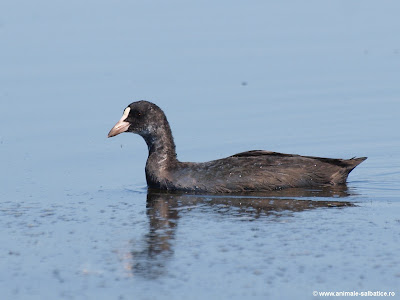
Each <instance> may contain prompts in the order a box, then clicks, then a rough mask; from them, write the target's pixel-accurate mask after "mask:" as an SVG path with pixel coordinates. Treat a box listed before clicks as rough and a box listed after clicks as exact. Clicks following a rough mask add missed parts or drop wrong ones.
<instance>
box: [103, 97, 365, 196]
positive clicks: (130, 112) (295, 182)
mask: <svg viewBox="0 0 400 300" xmlns="http://www.w3.org/2000/svg"><path fill="white" fill-rule="evenodd" d="M122 132H133V133H137V134H139V135H141V136H142V137H143V138H144V140H145V141H146V143H147V146H148V149H149V157H148V159H147V163H146V168H145V171H146V180H147V185H148V186H149V187H150V188H156V189H161V190H182V191H199V192H211V193H229V192H244V191H271V190H277V189H284V188H289V187H312V186H321V185H339V184H345V183H346V179H347V176H348V175H349V173H350V172H351V170H353V169H354V168H355V167H356V166H357V165H359V164H360V163H361V162H363V161H364V160H365V159H367V158H366V157H359V158H352V159H333V158H322V157H313V156H300V155H296V154H284V153H278V152H271V151H263V150H253V151H247V152H242V153H238V154H235V155H232V156H229V157H226V158H223V159H217V160H213V161H209V162H201V163H194V162H181V161H179V160H178V159H177V156H176V151H175V143H174V139H173V137H172V132H171V128H170V126H169V123H168V121H167V118H166V116H165V114H164V112H163V111H162V110H161V109H160V108H159V107H158V106H157V105H155V104H154V103H151V102H148V101H137V102H133V103H131V104H130V105H129V106H128V107H127V108H126V109H125V110H124V113H123V115H122V118H121V119H120V120H119V121H118V122H117V124H115V126H114V127H113V128H112V129H111V130H110V132H109V133H108V137H113V136H116V135H117V134H120V133H122Z"/></svg>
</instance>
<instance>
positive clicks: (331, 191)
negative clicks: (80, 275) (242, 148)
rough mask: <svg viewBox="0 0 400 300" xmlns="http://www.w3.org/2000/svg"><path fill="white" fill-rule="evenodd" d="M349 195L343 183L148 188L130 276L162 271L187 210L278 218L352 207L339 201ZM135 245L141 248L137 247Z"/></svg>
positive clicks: (248, 218) (148, 275) (155, 275)
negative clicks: (214, 191) (236, 189)
mask: <svg viewBox="0 0 400 300" xmlns="http://www.w3.org/2000/svg"><path fill="white" fill-rule="evenodd" d="M350 195H351V193H350V192H349V190H348V189H347V187H346V186H339V187H324V188H321V189H299V188H296V189H287V190H282V191H271V192H268V193H265V192H263V193H245V194H229V195H195V194H186V193H171V192H169V193H167V192H161V191H152V190H149V191H148V194H147V216H148V218H149V232H148V233H147V234H146V236H145V237H144V241H143V243H141V245H133V248H134V249H133V251H132V252H131V255H130V257H131V259H132V261H130V262H128V263H129V264H130V266H129V269H130V270H131V271H132V272H133V275H139V276H142V277H145V278H148V279H155V278H158V277H160V276H163V275H164V274H166V269H167V268H166V265H167V264H168V261H169V259H170V258H171V257H172V256H173V253H174V250H173V246H174V239H175V232H176V228H177V226H178V220H179V218H180V217H182V216H183V215H184V214H185V212H187V211H189V210H192V209H196V208H199V209H202V210H203V209H206V210H207V211H208V212H210V211H213V212H216V213H218V214H221V216H222V217H224V216H229V217H234V218H239V219H240V220H245V221H254V220H255V219H257V218H259V217H260V216H268V215H274V216H277V217H278V218H279V216H280V215H287V214H288V213H292V212H300V211H304V210H311V209H315V208H324V207H325V208H332V207H333V208H340V207H345V206H354V204H353V203H351V202H348V201H343V200H342V199H343V198H344V197H347V196H350ZM310 198H311V199H314V200H310ZM327 198H328V200H327ZM341 198H342V199H341ZM137 246H139V248H141V249H137V248H138V247H137ZM140 246H141V247H140ZM125 263H127V262H125Z"/></svg>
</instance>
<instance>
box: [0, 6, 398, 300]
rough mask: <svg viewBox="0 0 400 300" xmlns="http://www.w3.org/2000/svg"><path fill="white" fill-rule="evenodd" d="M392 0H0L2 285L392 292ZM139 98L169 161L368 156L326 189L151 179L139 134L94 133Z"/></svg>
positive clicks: (166, 292)
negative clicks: (212, 187) (167, 184)
mask: <svg viewBox="0 0 400 300" xmlns="http://www.w3.org/2000/svg"><path fill="white" fill-rule="evenodd" d="M399 9H400V4H398V3H397V2H396V1H385V2H379V3H378V2H376V1H362V2H361V1H359V2H349V1H328V2H321V1H308V2H307V3H304V2H298V3H296V2H295V1H284V2H279V3H275V2H272V1H271V2H265V1H253V2H251V3H250V2H243V1H242V2H238V1H234V2H232V1H220V2H212V1H206V2H204V1H203V2H198V3H189V2H187V1H186V2H185V1H169V2H162V1H156V2H145V1H117V2H109V1H85V2H82V1H69V2H65V1H48V0H43V1H35V2H30V1H7V0H6V1H3V2H2V3H1V4H0V43H1V47H0V66H1V67H0V103H1V109H0V128H1V129H0V170H1V171H0V182H1V184H0V197H1V200H0V228H2V230H1V231H0V290H1V294H2V299H3V298H4V299H189V298H190V299H315V298H317V297H314V296H313V294H312V293H313V291H359V292H362V291H368V290H370V291H377V290H378V291H387V292H395V293H396V297H399V295H400V289H399V286H400V259H399V255H398V253H400V152H399V149H400V142H399V141H400V132H399V128H400V120H399V112H400V87H399V78H400V35H399V34H398V33H399V30H400V19H399V18H398V11H399ZM140 99H146V100H149V101H152V102H155V103H157V104H158V105H159V106H160V107H161V108H163V109H164V111H165V113H166V114H167V117H168V119H169V121H170V123H171V127H172V130H173V133H174V137H175V142H176V144H177V151H178V157H179V159H181V160H183V161H206V160H212V159H216V158H222V157H225V156H228V155H232V154H234V153H237V152H241V151H246V150H251V149H265V150H272V151H280V152H286V153H297V154H304V155H315V156H325V157H342V158H350V157H353V156H368V157H369V158H368V160H367V161H365V162H364V163H363V164H361V165H360V166H359V167H357V169H355V170H354V171H353V172H352V173H351V175H350V177H349V181H348V186H347V189H345V190H340V191H337V190H328V191H315V190H314V191H309V190H303V191H289V192H282V193H274V194H269V195H261V196H260V195H254V196H252V197H245V196H240V195H239V196H235V197H227V196H218V197H217V196H212V195H202V196H193V195H182V194H174V195H166V194H162V193H161V194H160V193H148V192H147V189H146V184H145V176H144V165H145V161H146V158H147V147H146V145H145V143H144V141H143V140H142V139H141V138H140V137H138V136H135V135H132V134H123V135H119V136H118V137H116V138H113V139H107V138H106V135H107V133H108V131H109V129H110V128H111V127H112V126H113V125H114V124H115V122H116V121H117V120H118V119H119V118H120V116H121V114H122V111H123V109H124V108H125V107H126V106H127V105H128V104H129V103H130V102H132V101H135V100H140ZM338 202H340V203H344V204H347V206H344V207H337V206H338V205H339V204H340V203H338ZM351 204H353V205H351ZM396 297H390V298H391V299H393V298H396ZM335 298H336V297H335ZM346 298H348V297H346Z"/></svg>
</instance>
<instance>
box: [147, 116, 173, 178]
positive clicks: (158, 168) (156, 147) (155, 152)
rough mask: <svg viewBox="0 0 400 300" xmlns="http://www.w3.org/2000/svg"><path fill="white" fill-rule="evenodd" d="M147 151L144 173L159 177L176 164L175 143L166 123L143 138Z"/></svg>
mask: <svg viewBox="0 0 400 300" xmlns="http://www.w3.org/2000/svg"><path fill="white" fill-rule="evenodd" d="M143 138H144V140H145V141H146V144H147V147H148V149H149V157H148V159H147V164H146V171H149V172H151V173H153V174H154V175H156V176H161V175H162V173H163V172H165V171H167V170H168V169H169V168H170V167H171V165H173V164H174V163H175V162H177V158H176V150H175V143H174V139H173V137H172V132H171V128H170V126H169V124H168V122H167V121H165V123H164V124H163V126H160V127H157V128H155V129H153V130H152V131H151V133H149V134H146V135H144V136H143Z"/></svg>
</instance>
